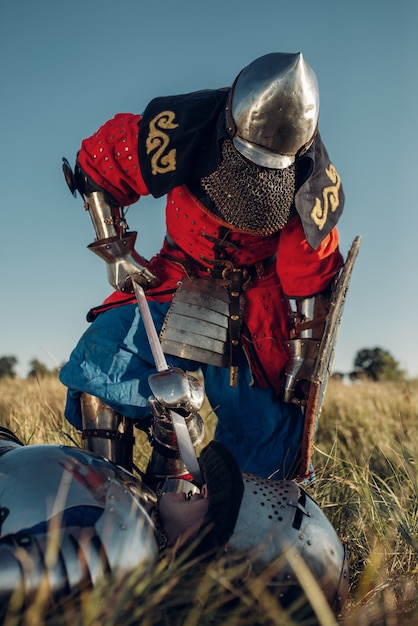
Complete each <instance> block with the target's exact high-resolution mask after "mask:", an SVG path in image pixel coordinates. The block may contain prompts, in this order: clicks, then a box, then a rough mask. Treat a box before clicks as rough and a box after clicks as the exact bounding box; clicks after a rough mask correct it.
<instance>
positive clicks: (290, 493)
mask: <svg viewBox="0 0 418 626" xmlns="http://www.w3.org/2000/svg"><path fill="white" fill-rule="evenodd" d="M199 462H200V466H201V470H202V476H203V481H204V483H206V484H207V488H208V496H209V505H208V511H207V514H206V518H205V522H204V526H206V528H207V535H206V539H204V540H203V543H204V544H206V547H208V543H207V542H208V541H209V542H210V544H209V545H210V546H211V547H212V548H221V547H224V548H225V550H226V553H227V554H228V552H229V553H230V554H231V555H235V556H239V555H245V558H246V559H247V560H248V563H249V565H250V567H251V569H252V571H253V572H254V573H257V572H260V571H263V570H265V568H266V567H267V566H272V569H271V571H272V577H271V581H270V584H269V587H270V590H271V591H272V593H274V595H276V596H277V598H278V599H279V601H280V602H281V604H282V605H283V606H289V605H290V604H291V603H292V602H294V601H295V600H296V599H297V598H298V597H299V596H301V595H302V594H303V585H302V584H301V582H300V580H301V578H300V575H301V567H305V569H306V567H307V568H308V569H309V570H310V573H311V575H312V576H313V577H314V579H315V581H316V583H317V584H318V586H319V588H320V589H321V591H322V593H323V594H324V596H325V598H326V600H327V601H328V603H329V605H330V607H331V609H332V610H333V611H334V612H335V613H338V612H339V611H340V610H341V608H342V606H343V604H344V602H345V600H346V599H347V595H348V560H347V554H346V550H345V547H344V546H343V545H342V543H341V541H340V539H339V537H338V535H337V533H336V532H335V530H334V528H333V526H332V524H331V523H330V522H329V520H328V519H327V517H326V516H325V515H324V513H323V512H322V511H321V509H320V508H319V506H318V505H317V504H316V503H315V502H314V500H313V499H312V498H311V497H310V496H309V495H308V493H307V492H306V491H305V490H304V489H303V488H301V486H300V485H299V484H297V483H296V482H294V481H284V480H268V479H264V478H258V477H256V476H254V475H252V474H246V473H241V472H240V471H239V469H238V466H237V464H236V462H235V459H234V458H233V456H232V455H231V454H230V453H229V451H228V450H227V449H226V448H225V447H224V446H223V445H222V444H221V443H220V442H218V441H212V442H211V443H210V444H209V445H208V446H206V448H204V449H203V450H202V453H201V455H200V459H199ZM300 561H302V564H301V565H300ZM273 564H274V566H273ZM302 575H303V571H302Z"/></svg>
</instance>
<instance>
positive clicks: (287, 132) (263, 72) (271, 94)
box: [226, 52, 319, 169]
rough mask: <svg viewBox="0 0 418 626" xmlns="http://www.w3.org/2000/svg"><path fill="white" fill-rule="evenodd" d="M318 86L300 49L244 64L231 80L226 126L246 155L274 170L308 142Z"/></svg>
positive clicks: (314, 127) (312, 132) (316, 109)
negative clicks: (245, 65)
mask: <svg viewBox="0 0 418 626" xmlns="http://www.w3.org/2000/svg"><path fill="white" fill-rule="evenodd" d="M318 117H319V91H318V83H317V79H316V76H315V73H314V71H313V70H312V68H311V67H310V65H308V63H306V61H305V59H304V58H303V56H302V53H300V52H298V53H285V52H277V53H272V54H267V55H265V56H262V57H260V58H258V59H256V60H255V61H253V62H252V63H250V65H248V66H247V67H245V68H244V69H243V70H242V71H241V72H240V74H239V75H238V77H237V78H236V79H235V82H234V84H233V85H232V89H231V94H230V98H229V102H228V105H227V110H226V119H227V128H228V132H229V133H230V135H231V137H232V141H233V143H234V146H235V148H236V149H237V150H238V152H240V153H241V154H242V155H243V156H244V157H246V158H247V159H249V160H250V161H252V162H253V163H256V164H257V165H261V166H262V167H267V168H273V169H284V168H286V167H289V165H291V164H292V163H293V162H294V160H295V158H296V155H298V154H301V153H302V152H303V151H304V149H307V148H308V147H309V145H310V144H311V143H312V141H313V139H314V137H315V134H316V131H317V126H318Z"/></svg>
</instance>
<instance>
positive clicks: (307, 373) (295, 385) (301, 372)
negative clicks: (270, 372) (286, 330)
mask: <svg viewBox="0 0 418 626" xmlns="http://www.w3.org/2000/svg"><path fill="white" fill-rule="evenodd" d="M329 298H330V292H329V291H327V292H324V293H320V294H317V295H315V296H312V297H310V298H302V299H300V300H296V312H295V314H294V327H293V329H292V332H291V336H290V339H289V340H288V341H287V342H286V343H285V348H286V350H287V353H288V357H289V359H288V362H287V366H286V369H285V383H284V389H283V399H284V401H285V402H292V403H293V404H299V405H305V404H306V401H307V398H308V395H309V388H310V383H311V380H312V373H313V370H314V367H315V363H316V361H317V358H318V354H319V347H320V344H321V339H322V335H323V333H324V328H325V322H326V319H327V314H328V311H329Z"/></svg>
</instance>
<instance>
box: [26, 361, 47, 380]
mask: <svg viewBox="0 0 418 626" xmlns="http://www.w3.org/2000/svg"><path fill="white" fill-rule="evenodd" d="M29 366H30V370H29V374H28V378H45V377H46V376H50V375H51V372H50V371H49V369H48V368H47V366H46V365H44V364H43V363H41V362H40V361H38V359H32V361H31V362H30V363H29Z"/></svg>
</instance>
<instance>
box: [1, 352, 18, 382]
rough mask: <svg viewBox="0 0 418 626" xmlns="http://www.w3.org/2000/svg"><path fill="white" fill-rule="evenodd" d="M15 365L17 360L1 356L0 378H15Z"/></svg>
mask: <svg viewBox="0 0 418 626" xmlns="http://www.w3.org/2000/svg"><path fill="white" fill-rule="evenodd" d="M16 365H17V358H16V357H15V356H1V357H0V378H3V377H4V376H10V377H11V378H14V377H15V376H16V372H15V367H16Z"/></svg>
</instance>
